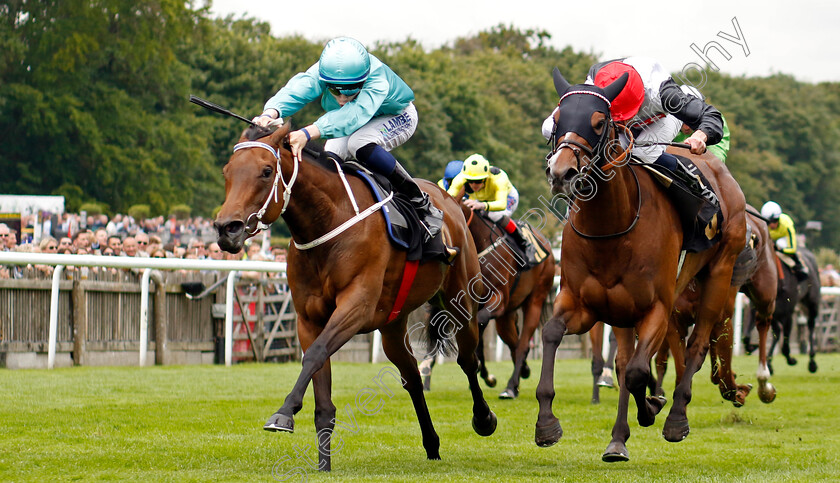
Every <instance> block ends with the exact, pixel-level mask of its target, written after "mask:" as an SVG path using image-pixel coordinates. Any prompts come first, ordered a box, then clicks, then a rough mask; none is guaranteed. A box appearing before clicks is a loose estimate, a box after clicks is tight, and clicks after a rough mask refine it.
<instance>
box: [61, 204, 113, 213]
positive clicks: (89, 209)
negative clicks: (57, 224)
mask: <svg viewBox="0 0 840 483" xmlns="http://www.w3.org/2000/svg"><path fill="white" fill-rule="evenodd" d="M65 208H66V205H65ZM79 211H80V212H82V211H84V212H85V213H87V214H88V215H91V216H97V215H101V214H102V213H107V212H108V208H107V207H106V206H104V205H102V204H100V203H94V202H90V201H89V202H87V203H82V204H81V205H80V206H79Z"/></svg>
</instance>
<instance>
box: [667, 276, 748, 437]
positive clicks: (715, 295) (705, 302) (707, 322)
mask: <svg viewBox="0 0 840 483" xmlns="http://www.w3.org/2000/svg"><path fill="white" fill-rule="evenodd" d="M730 267H731V265H730ZM718 272H724V271H722V270H718ZM731 279H732V270H731V268H730V270H728V273H716V274H715V273H713V274H711V275H709V277H708V278H707V279H706V281H705V284H704V288H703V293H702V294H701V297H700V302H699V305H698V310H697V317H696V322H695V324H694V332H692V333H691V338H690V340H689V343H688V350H687V351H686V361H685V372H684V374H683V377H682V378H681V380H680V382H679V383H678V384H677V386H676V387H675V388H674V402H673V405H672V406H671V412H670V413H669V414H668V417H667V418H666V420H665V426H664V428H663V429H662V435H663V436H664V437H665V439H666V440H667V441H671V442H678V441H682V440H683V439H685V438H686V437H687V436H688V433H689V432H690V429H689V425H688V416H687V410H688V403H689V402H691V380H692V378H693V377H694V374H696V373H697V371H699V370H700V368H701V367H702V366H703V361H704V359H705V358H706V353H707V352H708V351H709V339H710V336H711V333H712V328H713V327H714V325H715V324H716V323H717V322H718V321H719V320H720V319H721V317H722V316H723V313H724V307H725V306H726V303H727V299H728V294H729V288H730V286H729V282H730V280H731Z"/></svg>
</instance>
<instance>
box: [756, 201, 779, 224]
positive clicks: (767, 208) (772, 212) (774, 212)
mask: <svg viewBox="0 0 840 483" xmlns="http://www.w3.org/2000/svg"><path fill="white" fill-rule="evenodd" d="M761 216H762V217H764V218H766V219H768V220H770V221H771V222H774V221H776V220H778V219H779V217H780V216H782V207H781V206H779V204H778V203H776V202H775V201H768V202H767V203H764V206H762V207H761Z"/></svg>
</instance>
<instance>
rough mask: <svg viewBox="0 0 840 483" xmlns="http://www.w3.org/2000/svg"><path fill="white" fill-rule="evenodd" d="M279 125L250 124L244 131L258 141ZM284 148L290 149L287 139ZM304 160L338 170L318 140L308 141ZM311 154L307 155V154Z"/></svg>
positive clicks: (275, 129)
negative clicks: (262, 125)
mask: <svg viewBox="0 0 840 483" xmlns="http://www.w3.org/2000/svg"><path fill="white" fill-rule="evenodd" d="M277 129H278V126H270V127H261V126H253V125H252V126H249V127H248V128H247V129H245V131H244V132H243V133H242V136H244V137H245V138H246V139H248V140H249V141H258V140H260V139H262V138H264V137H267V136H270V135H272V134H274V132H275V131H277ZM292 130H293V129H292V126H290V127H289V132H291V131H292ZM283 148H285V149H289V144H288V143H287V142H286V140H285V139H284V140H283ZM303 153H304V156H303V160H304V161H308V162H309V163H310V164H314V165H315V166H318V167H321V168H323V169H326V170H327V171H330V172H333V173H335V172H336V169H335V163H333V162H332V160H331V159H330V158H328V157H327V151H325V150H324V146H323V145H322V144H321V143H319V142H317V141H309V142H307V143H306V146H305V147H304V148H303ZM307 154H308V155H309V156H306V155H307Z"/></svg>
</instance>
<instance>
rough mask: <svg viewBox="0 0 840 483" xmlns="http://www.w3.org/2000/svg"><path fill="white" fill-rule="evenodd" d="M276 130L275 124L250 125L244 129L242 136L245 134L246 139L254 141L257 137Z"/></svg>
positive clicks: (262, 136)
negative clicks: (265, 125)
mask: <svg viewBox="0 0 840 483" xmlns="http://www.w3.org/2000/svg"><path fill="white" fill-rule="evenodd" d="M276 130H277V126H267V127H262V126H256V125H252V126H251V127H249V128H248V129H246V130H245V132H244V133H243V136H245V137H246V138H247V139H248V141H256V140H257V139H260V138H264V137H266V136H268V135H269V134H271V133H273V132H274V131H276Z"/></svg>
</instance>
